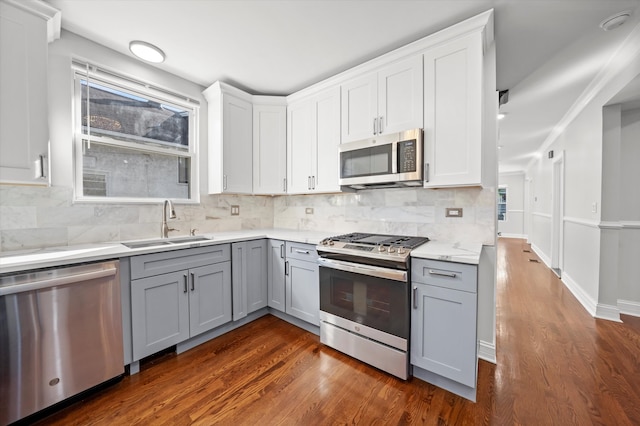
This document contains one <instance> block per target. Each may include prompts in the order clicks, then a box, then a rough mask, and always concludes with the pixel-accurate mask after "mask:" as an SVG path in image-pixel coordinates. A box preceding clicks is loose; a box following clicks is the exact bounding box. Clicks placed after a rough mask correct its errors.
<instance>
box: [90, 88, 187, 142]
mask: <svg viewBox="0 0 640 426" xmlns="http://www.w3.org/2000/svg"><path fill="white" fill-rule="evenodd" d="M81 87H82V106H81V108H82V111H81V114H82V126H83V133H84V134H86V133H87V124H89V125H90V127H91V129H90V130H91V133H92V134H98V135H103V136H110V137H114V138H119V139H125V140H129V141H135V142H139V143H153V144H158V145H164V146H167V145H169V146H172V147H174V148H178V149H182V150H187V149H188V147H189V111H186V110H184V109H180V108H177V107H175V106H170V105H166V104H162V103H160V102H157V101H154V100H150V99H146V98H144V97H141V96H138V95H135V94H132V93H127V92H125V91H120V90H116V89H113V88H111V87H107V86H106V85H101V84H98V83H96V82H93V81H91V82H90V83H89V115H90V116H91V117H90V119H87V81H86V80H81Z"/></svg>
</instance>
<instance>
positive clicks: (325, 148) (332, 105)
mask: <svg viewBox="0 0 640 426" xmlns="http://www.w3.org/2000/svg"><path fill="white" fill-rule="evenodd" d="M314 103H315V109H316V114H315V118H316V122H315V150H314V160H313V164H314V166H315V167H314V169H315V171H314V173H313V176H312V185H313V190H314V191H322V192H337V191H340V185H338V175H339V173H340V157H339V155H338V147H339V145H340V88H339V87H335V88H333V89H329V90H327V91H324V92H323V93H321V94H319V95H318V96H317V97H316V99H315V102H314Z"/></svg>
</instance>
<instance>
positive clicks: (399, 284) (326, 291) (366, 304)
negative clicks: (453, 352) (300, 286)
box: [318, 258, 410, 339]
mask: <svg viewBox="0 0 640 426" xmlns="http://www.w3.org/2000/svg"><path fill="white" fill-rule="evenodd" d="M318 262H319V263H320V311H323V312H327V313H329V314H332V315H335V316H337V317H341V318H344V319H347V320H350V321H353V322H355V323H358V324H362V325H365V326H367V327H371V328H374V329H377V330H379V331H382V332H384V333H388V334H391V335H393V336H397V337H400V338H402V339H408V338H409V314H410V311H409V285H408V283H407V271H398V270H393V269H387V268H381V267H376V266H369V265H361V264H357V263H351V262H345V261H341V260H333V259H324V258H320V259H318Z"/></svg>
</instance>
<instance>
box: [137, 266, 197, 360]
mask: <svg viewBox="0 0 640 426" xmlns="http://www.w3.org/2000/svg"><path fill="white" fill-rule="evenodd" d="M187 281H188V275H187V272H186V271H184V272H174V273H171V274H164V275H158V276H154V277H149V278H143V279H140V280H135V281H132V282H131V303H132V306H133V309H132V334H133V359H134V360H139V359H141V358H144V357H145V356H147V355H151V354H153V353H155V352H158V351H160V350H162V349H165V348H168V347H169V346H172V345H175V344H176V343H178V342H181V341H183V340H185V339H187V338H188V337H189V294H188V282H187Z"/></svg>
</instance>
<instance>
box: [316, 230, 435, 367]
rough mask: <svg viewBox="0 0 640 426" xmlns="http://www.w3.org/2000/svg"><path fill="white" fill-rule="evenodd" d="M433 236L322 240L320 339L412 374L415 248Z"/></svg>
mask: <svg viewBox="0 0 640 426" xmlns="http://www.w3.org/2000/svg"><path fill="white" fill-rule="evenodd" d="M427 241H429V239H428V238H426V237H405V236H398V235H379V234H365V233H354V234H345V235H339V236H336V237H331V238H327V239H325V240H323V241H321V242H320V244H319V245H318V246H317V247H316V249H317V251H318V254H319V256H320V258H319V260H318V262H319V263H320V341H321V342H322V343H324V344H325V345H327V346H331V347H332V348H335V349H337V350H339V351H341V352H344V353H346V354H348V355H350V356H352V357H354V358H357V359H359V360H361V361H364V362H366V363H367V364H370V365H373V366H374V367H377V368H379V369H381V370H384V371H386V372H388V373H390V374H393V375H394V376H397V377H400V378H401V379H407V377H408V375H409V357H408V349H409V324H410V319H409V316H410V299H411V295H410V285H409V283H410V277H409V273H410V271H411V268H410V259H411V258H410V254H411V250H412V249H414V248H416V247H418V246H420V245H422V244H424V243H426V242H427Z"/></svg>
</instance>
